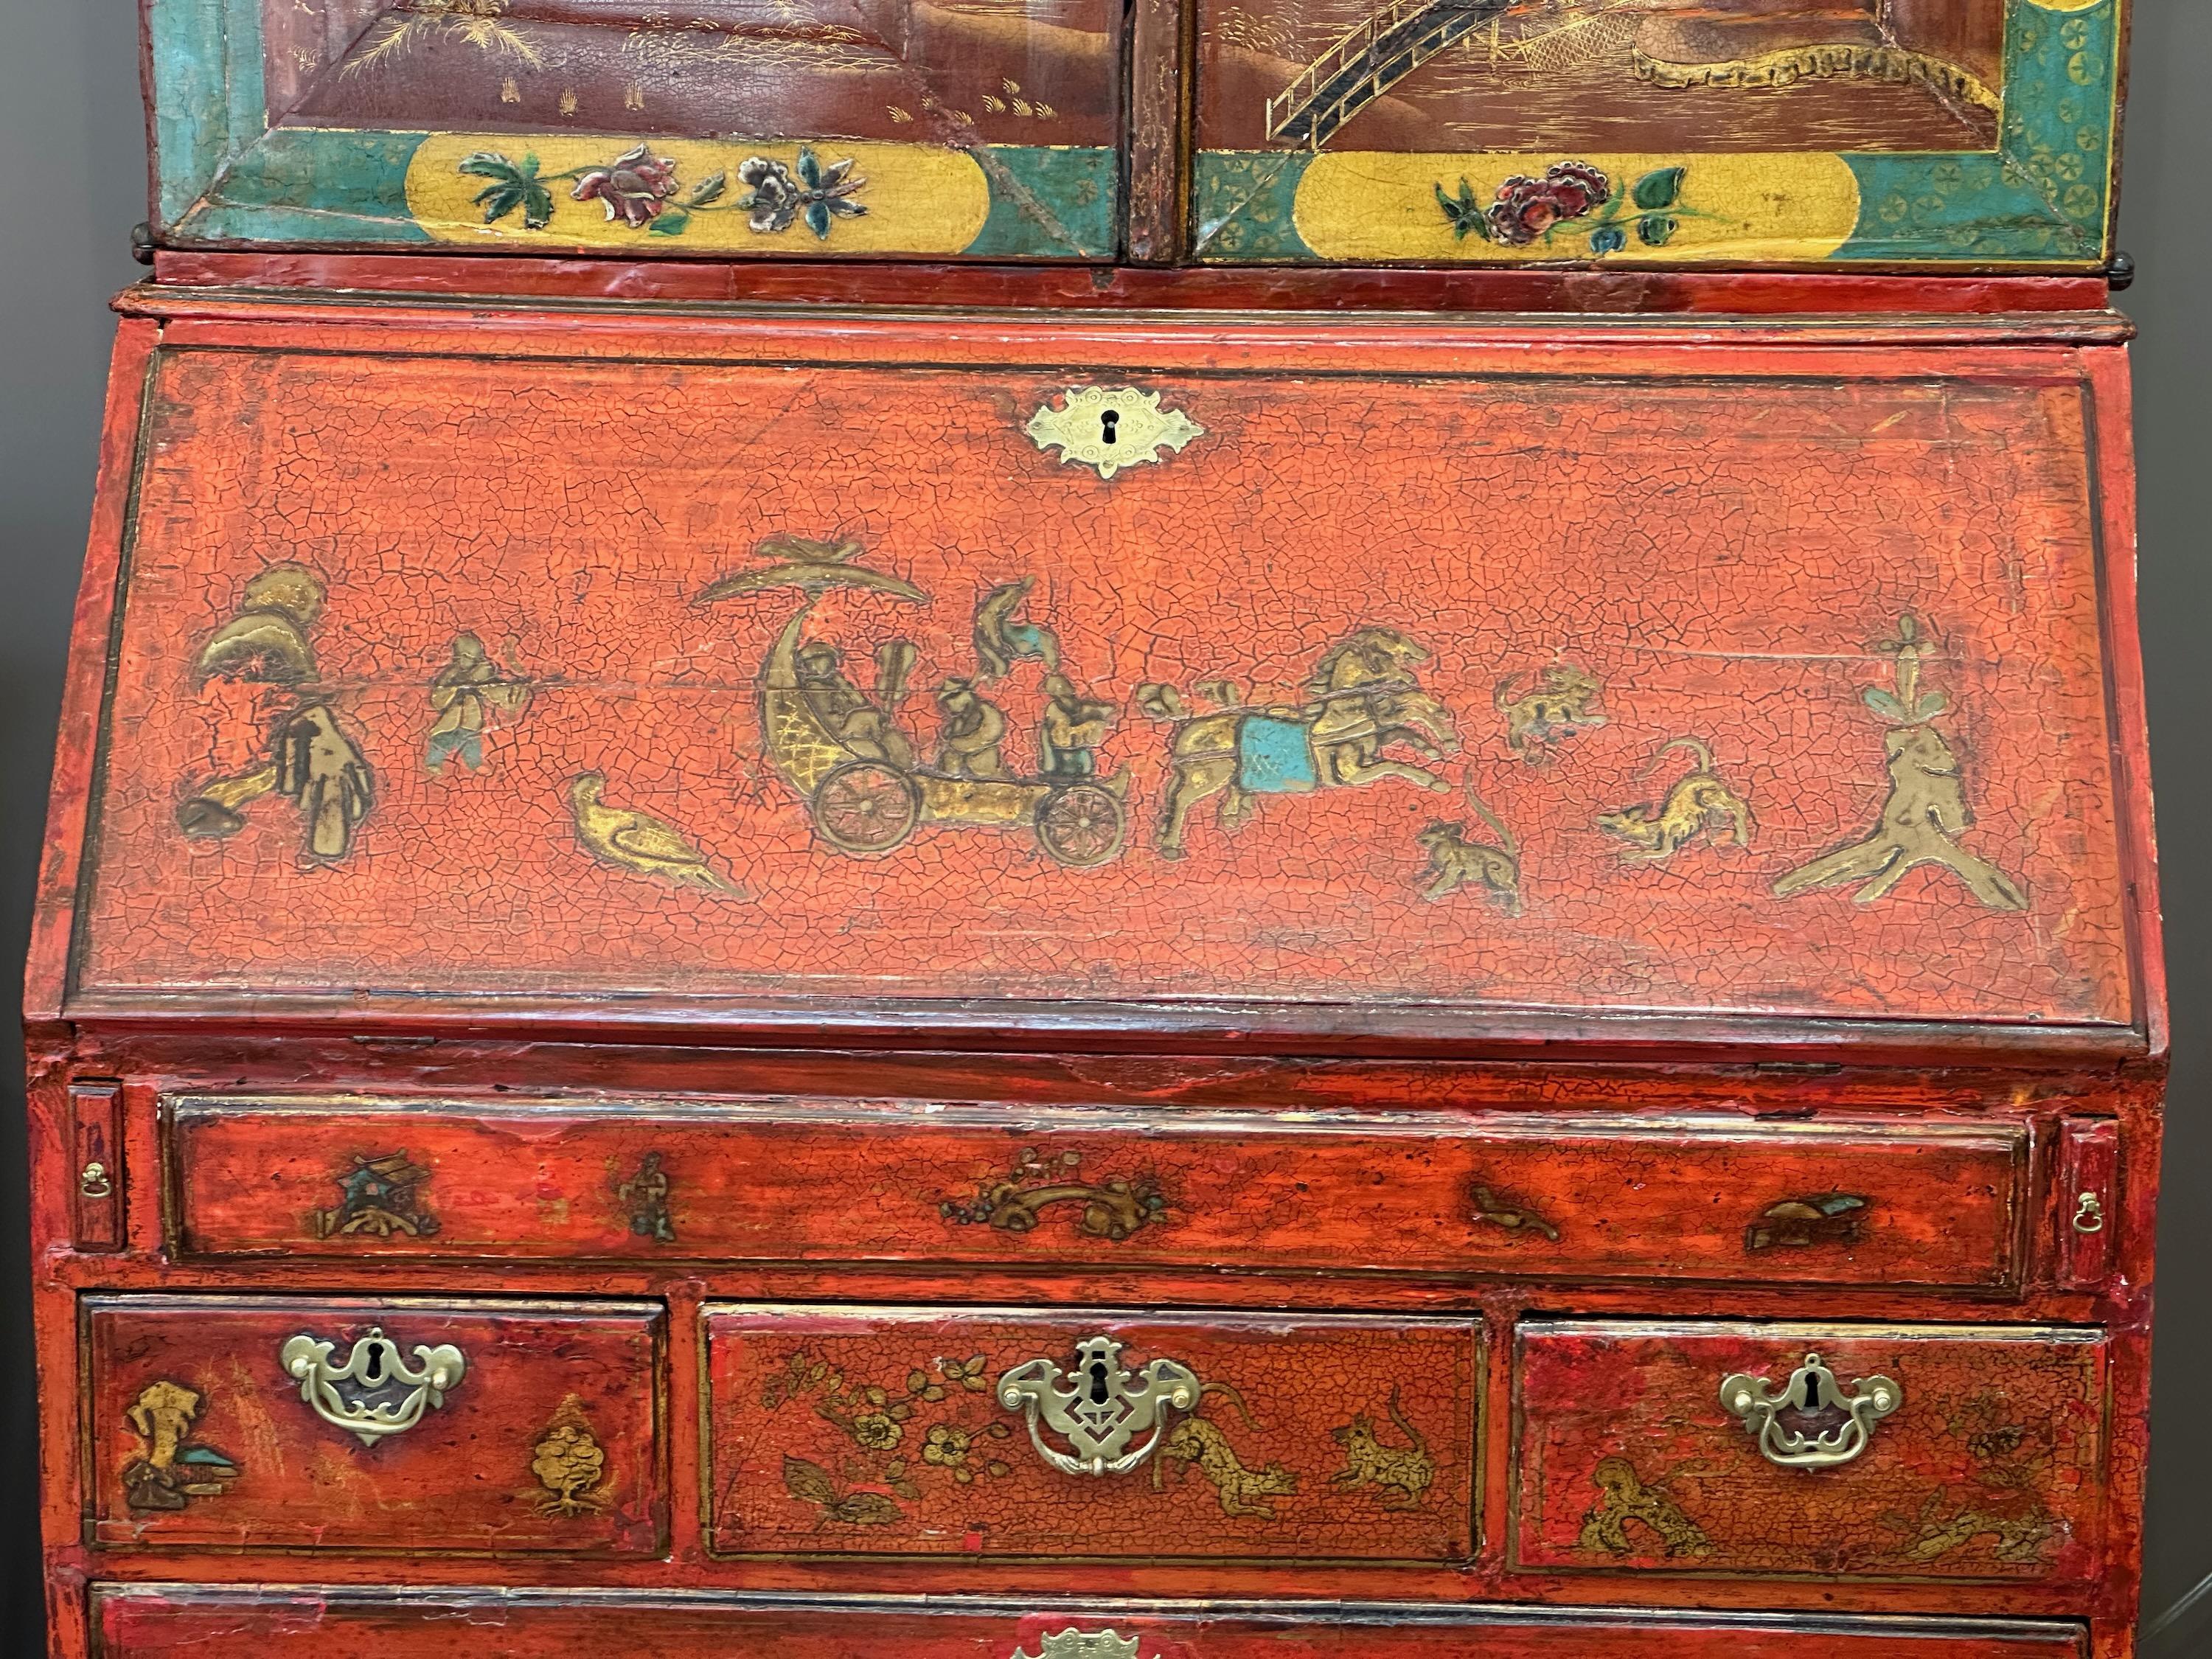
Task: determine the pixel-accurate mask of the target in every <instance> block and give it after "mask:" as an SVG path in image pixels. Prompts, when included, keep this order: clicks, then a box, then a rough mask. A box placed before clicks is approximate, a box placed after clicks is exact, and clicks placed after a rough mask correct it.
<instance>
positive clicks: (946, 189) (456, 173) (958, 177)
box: [407, 132, 991, 259]
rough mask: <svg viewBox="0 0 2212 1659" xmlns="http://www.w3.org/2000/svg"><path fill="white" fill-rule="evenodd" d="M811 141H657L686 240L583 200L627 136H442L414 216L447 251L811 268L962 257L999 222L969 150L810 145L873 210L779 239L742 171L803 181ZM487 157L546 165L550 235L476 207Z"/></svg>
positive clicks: (414, 195) (414, 193) (632, 141)
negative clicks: (732, 258)
mask: <svg viewBox="0 0 2212 1659" xmlns="http://www.w3.org/2000/svg"><path fill="white" fill-rule="evenodd" d="M805 142H807V141H804V140H798V139H789V140H779V141H774V142H766V143H763V142H755V143H716V142H713V141H710V140H705V139H694V138H656V139H653V141H652V143H651V146H650V149H651V155H652V156H653V158H655V159H656V160H658V159H660V158H665V159H666V160H668V161H672V162H674V163H675V167H674V169H673V171H674V188H673V190H672V191H671V193H670V194H669V195H668V196H667V197H665V199H662V198H656V201H657V202H658V203H659V213H658V214H657V215H656V217H659V216H667V215H672V214H674V213H676V212H678V211H682V212H684V214H685V217H684V219H683V220H682V221H681V224H682V229H681V230H680V231H678V232H677V233H676V234H665V232H655V231H654V230H653V228H652V223H651V222H650V221H648V222H647V223H644V224H641V225H637V226H633V225H631V224H630V223H629V222H627V220H626V219H625V218H624V217H623V216H622V215H620V214H617V215H616V216H614V217H612V218H610V217H609V216H608V215H607V211H606V209H605V205H604V204H602V202H601V201H599V200H596V199H586V200H584V201H578V200H577V199H576V198H575V195H574V192H575V190H576V188H577V185H578V183H579V181H580V179H581V178H582V177H583V176H584V175H586V174H587V173H590V172H592V171H593V170H596V169H604V168H606V167H608V166H609V164H610V163H611V162H612V161H615V159H616V158H617V156H620V155H623V154H624V153H625V152H627V151H629V149H632V148H633V147H634V146H635V145H636V143H638V140H637V139H636V138H635V137H628V136H619V135H618V136H615V137H593V136H590V135H583V136H573V135H569V134H544V133H536V134H531V135H527V136H518V135H516V134H513V133H466V132H434V133H432V134H431V135H430V136H429V137H428V138H426V139H425V140H424V141H423V143H422V146H421V148H420V149H417V150H416V152H415V155H414V159H413V160H412V161H410V162H409V164H408V167H407V206H408V210H409V211H410V212H411V213H412V214H413V215H414V216H415V220H416V223H417V224H419V225H421V226H422V228H423V229H424V230H425V231H427V232H428V233H429V234H430V235H431V236H433V237H435V239H436V240H439V241H441V242H460V243H476V244H479V245H481V244H484V243H492V242H496V243H499V244H501V245H502V246H513V247H518V248H521V247H528V246H531V245H532V244H538V245H542V246H545V247H548V248H567V247H579V246H581V247H590V248H595V249H596V248H623V249H629V250H633V251H635V252H656V253H672V252H685V251H689V252H716V253H755V254H770V255H776V256H780V257H781V258H802V259H803V258H818V257H820V256H821V255H823V254H825V253H830V254H840V253H957V252H961V251H962V250H963V248H965V247H966V246H968V244H969V243H970V242H972V241H974V240H975V234H976V233H977V232H978V231H980V230H981V229H982V228H983V221H984V220H985V219H986V218H987V216H989V214H990V210H991V185H990V181H989V180H988V179H986V178H985V177H984V174H983V169H982V168H981V167H978V166H977V165H976V163H975V158H974V157H973V156H971V155H968V154H967V153H966V152H964V151H962V150H955V149H944V148H942V147H940V146H938V145H933V144H883V143H844V142H842V141H839V140H835V139H832V140H825V141H822V142H818V143H812V145H811V148H812V149H813V151H814V154H815V155H816V156H817V158H818V160H819V161H820V163H821V165H822V166H823V167H824V168H825V169H826V168H828V167H832V166H834V165H835V164H836V163H837V162H840V161H846V160H848V159H849V160H850V161H852V163H853V167H852V170H851V173H850V174H849V175H848V180H847V182H848V183H850V182H851V180H852V179H858V180H860V183H859V185H857V187H855V188H854V189H853V190H852V191H851V192H850V194H849V195H848V197H846V198H845V199H846V200H848V201H849V202H852V203H854V204H858V205H860V206H861V207H864V208H866V210H867V211H866V213H865V214H862V215H860V216H845V215H840V216H836V217H835V218H833V219H832V220H831V221H830V223H829V235H828V236H827V237H826V238H817V236H816V235H815V234H814V233H813V231H812V230H811V229H809V228H808V227H807V224H806V221H805V217H804V216H803V215H802V216H799V218H798V219H797V220H796V221H795V222H793V223H792V224H790V225H789V226H787V228H784V229H781V230H776V231H757V230H755V229H753V228H751V226H750V222H749V221H750V214H748V213H747V212H746V210H744V208H742V207H740V206H739V205H738V203H739V202H740V200H741V199H742V198H743V197H744V196H745V194H746V186H745V185H744V183H742V182H741V181H740V179H739V178H738V169H739V168H740V167H743V166H744V163H745V162H746V161H748V160H749V159H750V158H752V157H755V156H759V157H763V158H765V159H766V160H769V161H781V162H782V163H783V165H784V167H786V168H787V169H788V170H789V171H790V172H791V173H793V174H794V175H795V174H796V173H797V161H798V155H799V146H800V144H801V143H805ZM484 152H489V153H491V154H494V155H499V156H502V157H504V158H506V160H507V161H509V162H512V163H513V164H514V165H515V166H516V167H521V166H522V165H523V164H524V158H525V157H526V155H536V156H537V158H538V169H537V172H538V178H540V179H543V180H544V185H545V189H546V191H547V194H548V196H549V197H550V202H551V207H552V214H551V217H550V219H549V220H548V222H546V224H545V225H544V228H542V229H537V230H532V229H531V228H528V227H527V226H526V224H525V223H524V222H523V221H524V216H523V212H522V210H521V209H520V207H517V208H515V209H514V210H511V211H509V212H507V214H506V215H504V216H502V217H501V218H500V219H498V220H497V221H496V222H492V223H486V222H485V220H484V208H483V206H482V205H479V204H477V199H476V198H477V196H478V195H479V194H480V193H482V192H483V191H484V189H485V188H486V186H487V185H491V184H493V183H495V180H493V179H489V178H487V177H484V176H483V175H481V174H478V173H463V172H462V171H461V170H460V167H461V162H462V161H464V160H465V159H466V158H467V157H469V156H471V155H478V154H480V153H484ZM715 173H723V174H725V175H726V181H727V182H726V186H725V188H724V191H723V192H722V194H721V196H720V198H719V199H718V200H716V201H715V202H714V203H712V204H708V205H707V206H704V207H697V208H691V209H688V210H686V209H684V207H683V206H682V204H683V203H684V200H685V198H686V197H689V196H690V194H691V192H692V191H694V190H695V189H696V188H697V187H698V186H699V185H701V184H702V183H704V182H705V181H706V180H708V179H710V178H712V177H713V176H714V174H715ZM561 175H567V176H565V177H564V176H561Z"/></svg>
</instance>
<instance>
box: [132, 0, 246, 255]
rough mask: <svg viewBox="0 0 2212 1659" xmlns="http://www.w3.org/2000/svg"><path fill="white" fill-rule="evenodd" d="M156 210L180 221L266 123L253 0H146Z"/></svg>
mask: <svg viewBox="0 0 2212 1659" xmlns="http://www.w3.org/2000/svg"><path fill="white" fill-rule="evenodd" d="M146 35H147V49H148V50H147V57H148V63H149V74H150V76H151V78H152V82H153V84H152V95H153V102H154V166H155V179H156V180H157V187H156V189H155V198H154V199H155V212H156V213H157V214H158V215H159V217H160V222H161V224H162V225H164V226H173V225H176V224H178V223H179V222H181V221H182V220H183V219H184V218H185V216H186V215H187V214H189V213H190V212H191V210H192V207H193V205H194V204H196V203H197V202H198V201H199V199H200V198H201V197H203V196H204V195H206V194H207V192H208V191H209V190H210V188H211V187H212V186H213V185H214V184H215V182H216V179H219V178H220V177H221V176H222V171H223V169H224V168H225V167H228V166H229V165H230V164H231V163H232V162H233V161H236V160H237V159H238V157H239V156H240V155H243V154H244V153H245V152H246V149H248V148H249V147H251V146H252V143H254V142H255V141H256V140H257V139H258V138H259V137H261V136H262V134H263V133H264V132H265V131H268V127H269V114H268V94H267V91H266V89H265V88H264V85H263V82H262V78H261V5H260V0H148V4H147V8H146Z"/></svg>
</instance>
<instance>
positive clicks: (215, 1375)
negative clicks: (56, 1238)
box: [83, 1297, 667, 1555]
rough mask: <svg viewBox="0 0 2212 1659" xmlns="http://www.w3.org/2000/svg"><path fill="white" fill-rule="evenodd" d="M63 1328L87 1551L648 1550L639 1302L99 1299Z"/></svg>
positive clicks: (650, 1391)
mask: <svg viewBox="0 0 2212 1659" xmlns="http://www.w3.org/2000/svg"><path fill="white" fill-rule="evenodd" d="M83 1331H84V1342H85V1347H86V1354H87V1364H86V1375H87V1376H88V1377H89V1379H90V1383H89V1387H90V1392H91V1401H92V1429H91V1435H90V1445H89V1448H88V1455H89V1456H90V1459H91V1468H90V1469H89V1470H88V1479H87V1486H88V1490H89V1491H90V1492H92V1494H93V1499H92V1502H93V1514H92V1522H91V1533H92V1537H93V1540H94V1541H95V1542H98V1543H100V1544H106V1545H127V1546H160V1547H172V1546H180V1545H182V1546H193V1545H198V1546H215V1547H225V1548H232V1549H258V1548H303V1547H319V1548H325V1549H345V1550H355V1551H362V1550H370V1551H404V1552H407V1553H431V1552H459V1553H498V1554H505V1553H540V1552H547V1553H579V1554H597V1555H645V1554H655V1553H659V1551H660V1549H661V1548H662V1547H663V1539H664V1536H665V1530H666V1515H667V1503H666V1498H665V1486H664V1480H663V1472H662V1458H661V1455H660V1449H659V1425H660V1417H661V1404H660V1390H659V1377H660V1375H661V1370H662V1365H661V1358H662V1348H663V1346H664V1342H665V1334H664V1322H663V1320H662V1317H661V1316H660V1314H659V1310H657V1309H654V1308H651V1307H647V1306H641V1305H639V1304H632V1303H611V1302H591V1303H563V1304H546V1303H504V1302H503V1303H489V1302H450V1303H448V1302H436V1303H433V1302H421V1301H413V1300H400V1299H391V1300H384V1301H376V1302H369V1301H362V1300H325V1299H315V1300H305V1299H301V1300H283V1301H279V1300H276V1299H273V1298H258V1297H257V1298H252V1299H247V1298H243V1297H240V1298H221V1297H92V1298H88V1299H87V1301H86V1302H85V1303H84V1304H83Z"/></svg>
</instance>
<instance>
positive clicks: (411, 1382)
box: [278, 1325, 468, 1446]
mask: <svg viewBox="0 0 2212 1659" xmlns="http://www.w3.org/2000/svg"><path fill="white" fill-rule="evenodd" d="M336 1351H337V1344H336V1343H334V1342H325V1341H324V1340H321V1339H320V1338H319V1337H314V1336H308V1335H306V1334H301V1335H299V1336H295V1337H293V1338H291V1339H290V1340H289V1341H287V1342H286V1343H285V1344H284V1347H283V1352H282V1353H281V1354H280V1355H279V1356H278V1358H280V1359H281V1360H282V1362H283V1366H284V1371H285V1374H286V1375H287V1376H290V1377H292V1378H294V1379H295V1381H297V1382H298V1383H299V1384H300V1398H301V1399H302V1400H304V1401H307V1404H308V1405H310V1406H311V1407H313V1408H314V1413H315V1415H316V1416H318V1417H319V1418H321V1419H323V1421H324V1422H325V1423H328V1424H330V1425H331V1426H332V1427H334V1428H340V1429H343V1430H345V1431H347V1432H348V1433H349V1434H355V1435H358V1436H360V1437H361V1443H362V1445H364V1446H373V1445H374V1444H375V1443H377V1442H378V1441H379V1440H381V1439H383V1438H384V1437H386V1435H392V1434H399V1433H402V1432H404V1431H406V1430H408V1429H411V1428H413V1427H414V1426H415V1425H416V1424H417V1423H419V1422H421V1421H422V1413H424V1412H425V1411H427V1410H429V1409H431V1408H433V1407H439V1406H442V1405H444V1404H445V1403H446V1391H447V1389H451V1388H453V1386H454V1385H455V1384H456V1383H459V1381H460V1380H461V1376H462V1374H463V1373H464V1372H465V1371H466V1370H468V1362H467V1361H466V1360H465V1359H464V1358H462V1357H461V1351H460V1350H459V1348H456V1347H454V1346H453V1345H452V1344H450V1343H441V1344H440V1345H439V1346H436V1347H435V1348H433V1347H428V1346H422V1345H420V1344H418V1345H417V1346H416V1349H415V1364H413V1365H412V1366H410V1365H409V1364H407V1362H406V1361H405V1360H404V1359H402V1358H400V1357H399V1345H398V1343H397V1342H394V1341H393V1340H392V1339H391V1338H390V1337H388V1336H386V1335H385V1334H384V1332H383V1330H382V1329H381V1328H379V1327H377V1326H374V1325H372V1326H370V1327H369V1329H368V1335H367V1336H364V1337H362V1339H361V1340H359V1341H358V1342H356V1343H355V1344H354V1345H353V1352H351V1353H349V1354H348V1355H347V1356H346V1360H345V1364H343V1365H333V1364H331V1355H332V1353H334V1352H336ZM402 1390H404V1391H405V1392H404V1393H403V1392H402Z"/></svg>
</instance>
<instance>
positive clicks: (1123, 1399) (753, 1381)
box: [708, 1307, 1482, 1562]
mask: <svg viewBox="0 0 2212 1659" xmlns="http://www.w3.org/2000/svg"><path fill="white" fill-rule="evenodd" d="M1481 1375H1482V1367H1481V1342H1480V1334H1479V1331H1478V1329H1477V1328H1476V1327H1475V1326H1474V1324H1472V1323H1471V1322H1466V1321H1455V1320H1398V1319H1366V1318H1357V1317H1311V1318H1270V1317H1263V1316H1248V1315H1234V1316H1228V1315H1224V1316H1215V1317H1212V1318H1186V1319H1170V1318H1158V1317H1141V1316H1118V1315H1109V1314H1088V1315H1086V1314H1084V1313H1080V1312H1078V1313H1072V1314H1057V1315H1054V1316H1049V1317H1047V1316H1036V1315H1030V1314H1024V1313H1018V1312H1012V1311H1005V1312H1001V1311H998V1310H967V1309H926V1310H924V1309H916V1310H903V1309H880V1310H874V1309H861V1310H854V1309H843V1308H805V1307H781V1308H739V1307H723V1308H719V1309H712V1310H709V1313H708V1384H709V1390H710V1395H711V1398H710V1401H709V1404H708V1412H709V1423H710V1444H709V1446H708V1492H709V1494H710V1503H711V1506H712V1516H711V1527H712V1544H713V1547H714V1549H715V1550H716V1551H717V1552H718V1553H723V1554H733V1555H734V1554H742V1555H952V1556H969V1557H972V1556H977V1555H983V1556H1000V1557H1026V1558H1032V1559H1035V1558H1044V1559H1087V1560H1118V1559H1144V1560H1148V1561H1160V1560H1179V1559H1190V1560H1312V1561H1322V1560H1347V1561H1349V1560H1377V1561H1393V1560H1395V1561H1407V1562H1440V1561H1458V1560H1463V1559H1467V1558H1468V1557H1469V1556H1470V1555H1472V1553H1473V1539H1474V1505H1475V1483H1474V1473H1473V1472H1474V1468H1475V1456H1474V1453H1475V1436H1476V1425H1477V1416H1478V1410H1479V1406H1478V1400H1479V1383H1480V1376H1481Z"/></svg>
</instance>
